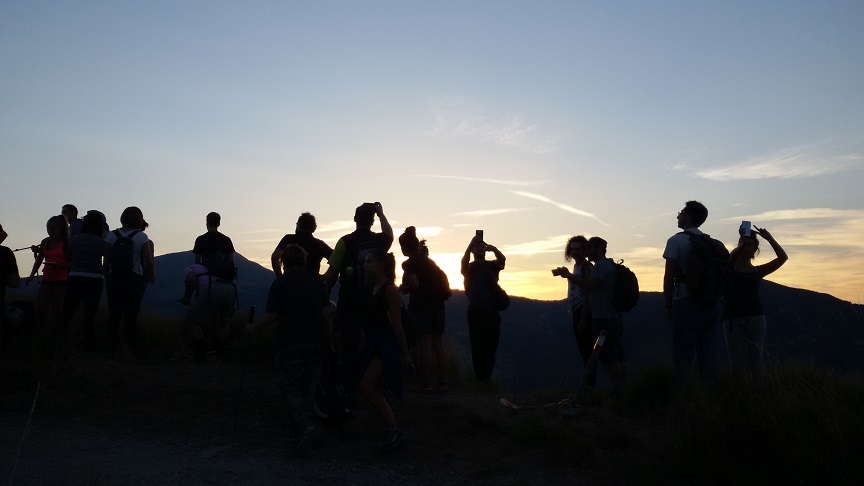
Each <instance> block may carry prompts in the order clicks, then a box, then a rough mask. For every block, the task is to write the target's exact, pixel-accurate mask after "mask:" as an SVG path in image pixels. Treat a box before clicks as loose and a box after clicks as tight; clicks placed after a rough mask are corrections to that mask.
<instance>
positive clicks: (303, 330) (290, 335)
mask: <svg viewBox="0 0 864 486" xmlns="http://www.w3.org/2000/svg"><path fill="white" fill-rule="evenodd" d="M329 306H330V298H329V296H328V295H327V287H326V286H325V285H324V282H323V281H322V280H321V279H320V278H319V277H318V276H317V275H312V274H310V273H309V272H305V271H302V270H290V271H288V272H287V273H285V274H284V275H282V276H281V277H279V278H277V279H276V280H275V281H274V282H273V284H272V285H270V292H269V293H268V294H267V313H268V314H269V313H275V314H277V315H278V318H277V324H276V347H277V349H284V348H286V347H290V346H296V345H298V344H316V343H325V342H326V340H327V332H326V328H325V323H324V321H323V318H324V317H323V313H322V309H323V308H324V307H329Z"/></svg>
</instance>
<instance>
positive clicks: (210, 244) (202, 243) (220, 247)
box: [192, 231, 234, 257]
mask: <svg viewBox="0 0 864 486" xmlns="http://www.w3.org/2000/svg"><path fill="white" fill-rule="evenodd" d="M192 253H194V254H196V255H201V256H203V257H206V256H207V255H212V254H214V253H221V254H223V255H231V254H232V253H234V244H233V243H231V238H229V237H227V236H225V235H223V234H222V233H220V232H218V231H208V232H206V233H204V234H203V235H201V236H199V237H198V238H195V246H193V247H192Z"/></svg>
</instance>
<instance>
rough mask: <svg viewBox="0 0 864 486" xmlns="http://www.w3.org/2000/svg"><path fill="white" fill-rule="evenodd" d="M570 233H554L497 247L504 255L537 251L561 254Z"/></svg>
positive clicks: (530, 253) (534, 252) (537, 252)
mask: <svg viewBox="0 0 864 486" xmlns="http://www.w3.org/2000/svg"><path fill="white" fill-rule="evenodd" d="M570 236H571V235H555V236H550V237H548V238H545V239H542V240H535V241H526V242H523V243H515V244H512V245H504V246H501V247H500V248H499V249H500V250H501V252H503V253H504V254H505V255H523V256H525V255H536V254H539V253H555V252H560V253H561V254H562V255H563V252H564V245H565V243H566V242H567V240H568V239H569V238H570Z"/></svg>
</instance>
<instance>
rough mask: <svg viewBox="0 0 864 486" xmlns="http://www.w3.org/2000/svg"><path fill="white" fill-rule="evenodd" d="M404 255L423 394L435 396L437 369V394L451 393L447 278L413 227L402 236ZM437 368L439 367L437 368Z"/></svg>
mask: <svg viewBox="0 0 864 486" xmlns="http://www.w3.org/2000/svg"><path fill="white" fill-rule="evenodd" d="M399 245H400V246H401V248H402V254H403V255H405V256H406V257H408V259H407V260H405V261H404V262H403V263H402V271H403V273H402V285H401V286H400V287H399V290H401V291H402V293H404V294H408V312H409V313H410V314H411V317H412V318H413V322H414V324H415V326H416V329H415V332H416V335H417V346H416V352H417V353H416V356H417V368H418V374H419V376H420V380H421V383H422V388H421V393H424V394H431V393H434V392H435V391H436V389H435V388H433V387H432V375H433V370H434V371H436V373H435V374H436V376H437V377H438V383H437V391H438V392H442V393H443V392H446V391H447V352H446V351H445V349H444V323H445V319H444V301H445V300H447V299H448V298H449V297H450V282H449V280H448V279H447V275H446V274H445V273H444V272H442V271H441V269H440V268H438V265H437V264H436V263H435V262H434V261H432V259H430V258H429V249H428V248H427V247H426V240H422V241H421V240H418V239H417V230H416V228H414V227H413V226H409V227H407V228H405V232H404V233H402V235H401V236H399ZM436 365H437V366H436Z"/></svg>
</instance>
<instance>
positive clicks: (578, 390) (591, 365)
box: [576, 330, 606, 399]
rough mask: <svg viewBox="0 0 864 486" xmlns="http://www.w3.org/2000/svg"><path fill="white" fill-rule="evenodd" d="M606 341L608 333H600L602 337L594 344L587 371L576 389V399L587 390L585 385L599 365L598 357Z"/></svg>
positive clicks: (598, 337)
mask: <svg viewBox="0 0 864 486" xmlns="http://www.w3.org/2000/svg"><path fill="white" fill-rule="evenodd" d="M605 341H606V331H605V330H603V331H600V335H599V336H597V341H595V342H594V349H592V350H591V357H590V358H588V364H587V365H585V371H584V372H583V373H582V379H581V380H579V386H578V387H576V398H577V399H578V398H579V396H580V395H581V394H582V391H583V389H584V388H585V383H587V382H588V375H590V374H591V370H592V369H594V367H595V366H596V365H597V355H598V354H600V350H601V349H603V343H604V342H605Z"/></svg>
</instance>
